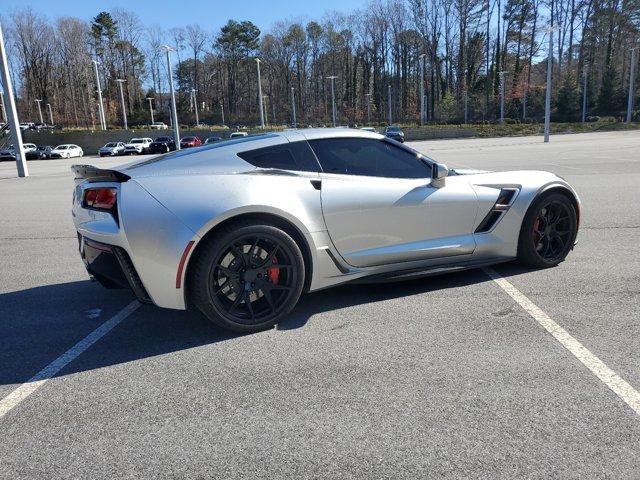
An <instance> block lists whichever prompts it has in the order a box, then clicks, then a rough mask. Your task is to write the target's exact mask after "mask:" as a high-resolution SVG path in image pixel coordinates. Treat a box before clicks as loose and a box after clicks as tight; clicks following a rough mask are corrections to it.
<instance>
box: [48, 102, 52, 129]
mask: <svg viewBox="0 0 640 480" xmlns="http://www.w3.org/2000/svg"><path fill="white" fill-rule="evenodd" d="M47 109H48V110H49V121H50V122H51V126H52V127H53V112H52V111H51V104H50V103H47Z"/></svg>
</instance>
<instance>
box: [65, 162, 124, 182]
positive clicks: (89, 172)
mask: <svg viewBox="0 0 640 480" xmlns="http://www.w3.org/2000/svg"><path fill="white" fill-rule="evenodd" d="M71 171H72V172H73V173H75V175H76V176H75V180H83V179H85V180H89V181H90V182H126V181H127V180H129V179H130V178H131V177H130V176H129V175H126V174H124V173H122V172H119V171H117V170H107V169H104V168H98V167H94V166H93V165H72V166H71Z"/></svg>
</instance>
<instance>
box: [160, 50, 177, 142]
mask: <svg viewBox="0 0 640 480" xmlns="http://www.w3.org/2000/svg"><path fill="white" fill-rule="evenodd" d="M162 49H163V50H164V51H165V53H166V54H167V71H168V72H169V90H171V118H172V119H173V120H172V123H173V139H174V141H175V143H176V150H180V124H179V123H178V112H177V110H176V92H175V90H174V89H173V71H172V69H171V57H170V53H171V52H172V51H173V48H171V47H170V46H169V45H163V46H162Z"/></svg>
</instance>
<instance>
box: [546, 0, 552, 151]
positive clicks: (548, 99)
mask: <svg viewBox="0 0 640 480" xmlns="http://www.w3.org/2000/svg"><path fill="white" fill-rule="evenodd" d="M552 12H553V8H552ZM547 31H548V32H549V53H548V55H547V91H546V94H545V97H544V141H545V143H547V142H549V128H550V126H551V71H552V69H553V31H554V27H553V13H552V14H551V25H550V26H549V28H548V29H547Z"/></svg>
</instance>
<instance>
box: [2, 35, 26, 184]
mask: <svg viewBox="0 0 640 480" xmlns="http://www.w3.org/2000/svg"><path fill="white" fill-rule="evenodd" d="M0 79H1V80H2V86H3V88H4V91H5V93H6V94H7V110H8V112H7V111H5V112H4V113H5V119H6V121H7V123H8V124H9V128H10V129H11V141H12V142H13V147H14V152H15V154H16V167H17V169H18V176H19V177H28V176H29V169H28V168H27V160H26V158H25V156H24V147H23V146H22V135H21V133H20V130H19V125H20V123H19V120H18V109H17V108H16V100H15V98H14V97H13V85H12V84H11V77H10V76H9V62H8V60H7V51H6V49H5V46H4V38H3V36H2V26H1V25H0ZM3 104H4V102H3Z"/></svg>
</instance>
